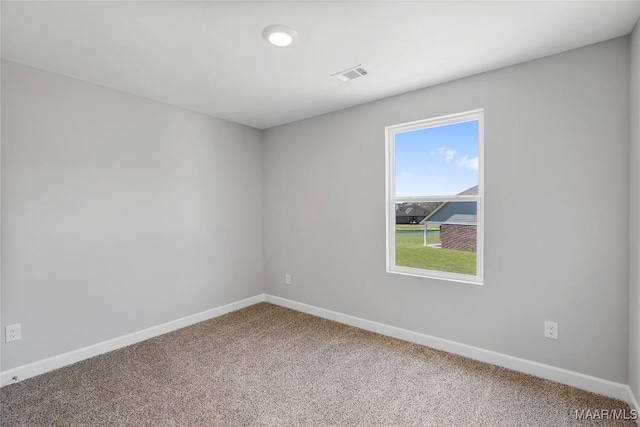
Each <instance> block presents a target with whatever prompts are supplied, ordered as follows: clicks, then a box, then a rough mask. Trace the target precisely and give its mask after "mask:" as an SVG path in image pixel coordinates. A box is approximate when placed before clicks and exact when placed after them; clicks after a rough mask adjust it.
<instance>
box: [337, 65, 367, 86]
mask: <svg viewBox="0 0 640 427" xmlns="http://www.w3.org/2000/svg"><path fill="white" fill-rule="evenodd" d="M366 75H367V70H365V69H364V68H362V65H361V64H358V65H356V66H355V67H351V68H348V69H346V70H344V71H340V72H339V73H335V74H331V77H335V78H336V79H338V80H341V81H343V82H348V81H349V80H353V79H357V78H359V77H362V76H366Z"/></svg>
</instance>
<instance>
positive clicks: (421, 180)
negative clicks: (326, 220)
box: [395, 120, 478, 197]
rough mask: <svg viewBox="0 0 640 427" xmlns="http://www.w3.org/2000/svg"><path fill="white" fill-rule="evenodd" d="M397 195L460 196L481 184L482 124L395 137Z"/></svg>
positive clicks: (405, 133)
mask: <svg viewBox="0 0 640 427" xmlns="http://www.w3.org/2000/svg"><path fill="white" fill-rule="evenodd" d="M395 159H396V168H395V170H396V189H395V190H396V196H397V197H410V196H445V195H456V194H460V193H462V192H463V191H465V190H467V189H469V188H471V187H474V186H477V185H478V121H477V120H473V121H469V122H462V123H455V124H450V125H444V126H438V127H431V128H426V129H418V130H414V131H408V132H400V133H396V135H395Z"/></svg>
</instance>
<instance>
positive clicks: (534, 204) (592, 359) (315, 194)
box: [263, 37, 629, 383]
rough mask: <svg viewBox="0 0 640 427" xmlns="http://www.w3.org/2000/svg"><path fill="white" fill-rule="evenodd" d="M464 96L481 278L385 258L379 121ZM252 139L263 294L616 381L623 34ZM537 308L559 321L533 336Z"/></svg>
mask: <svg viewBox="0 0 640 427" xmlns="http://www.w3.org/2000/svg"><path fill="white" fill-rule="evenodd" d="M359 83H360V82H359V81H354V82H351V83H348V84H356V85H357V84H359ZM476 108H485V141H486V146H485V158H486V160H485V166H486V170H485V180H486V185H485V194H486V199H485V200H486V206H485V216H486V223H485V225H486V228H485V240H486V242H485V278H486V279H485V284H484V286H474V285H469V284H458V283H452V282H446V281H438V280H430V279H425V278H416V277H409V276H401V275H393V274H389V273H386V272H385V207H384V206H385V196H384V182H385V181H384V180H385V178H384V127H385V126H387V125H394V124H398V123H404V122H409V121H413V120H419V119H425V118H429V117H434V116H440V115H444V114H450V113H457V112H462V111H468V110H473V109H476ZM263 141H264V144H265V146H264V159H265V160H264V168H265V172H264V173H265V186H264V188H265V266H266V267H265V270H266V272H265V280H266V282H265V286H266V291H267V292H268V293H270V294H274V295H277V296H281V297H285V298H290V299H293V300H295V301H299V302H303V303H308V304H312V305H315V306H319V307H324V308H327V309H331V310H335V311H338V312H342V313H346V314H350V315H353V316H358V317H362V318H365V319H370V320H374V321H378V322H383V323H386V324H390V325H394V326H397V327H401V328H407V329H410V330H414V331H418V332H422V333H426V334H430V335H434V336H437V337H441V338H446V339H449V340H454V341H458V342H461V343H466V344H470V345H474V346H478V347H482V348H485V349H490V350H494V351H498V352H502V353H506V354H510V355H513V356H518V357H523V358H525V359H529V360H534V361H538V362H542V363H547V364H550V365H554V366H558V367H561V368H566V369H571V370H574V371H578V372H583V373H585V374H590V375H594V376H597V377H600V378H605V379H609V380H612V381H617V382H622V383H626V382H627V378H628V377H627V357H628V345H627V343H628V303H627V297H628V284H629V257H628V244H629V238H628V224H629V202H628V198H629V160H628V155H629V39H628V38H626V37H625V38H620V39H616V40H612V41H608V42H604V43H600V44H597V45H593V46H589V47H586V48H582V49H578V50H574V51H570V52H566V53H563V54H560V55H555V56H552V57H548V58H544V59H540V60H537V61H533V62H529V63H525V64H522V65H518V66H514V67H510V68H506V69H502V70H498V71H493V72H489V73H485V74H481V75H478V76H474V77H471V78H466V79H462V80H458V81H455V82H452V83H448V84H443V85H440V86H436V87H432V88H427V89H423V90H419V91H416V92H412V93H408V94H404V95H401V96H397V97H393V98H388V99H385V100H382V101H378V102H373V103H370V104H366V105H362V106H358V107H354V108H350V109H346V110H342V111H339V112H335V113H331V114H327V115H323V116H319V117H315V118H311V119H308V120H303V121H300V122H296V123H292V124H288V125H283V126H279V127H276V128H272V129H269V130H267V131H265V133H264V137H263ZM516 230H517V231H516ZM285 273H290V274H291V275H292V281H293V284H292V285H290V286H287V285H285V284H284V275H285ZM545 319H547V320H555V321H558V322H559V335H560V339H559V340H558V341H553V340H549V339H545V338H544V337H543V323H544V320H545Z"/></svg>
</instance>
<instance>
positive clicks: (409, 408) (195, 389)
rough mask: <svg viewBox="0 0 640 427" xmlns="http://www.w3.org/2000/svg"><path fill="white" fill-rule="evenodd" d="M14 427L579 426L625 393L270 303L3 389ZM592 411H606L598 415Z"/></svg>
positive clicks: (5, 413) (7, 422)
mask: <svg viewBox="0 0 640 427" xmlns="http://www.w3.org/2000/svg"><path fill="white" fill-rule="evenodd" d="M0 399H1V400H0V402H1V404H2V414H1V416H2V418H1V421H2V423H1V424H2V426H30V427H35V426H154V427H155V426H573V425H630V426H633V425H635V424H634V423H633V422H632V421H626V422H625V421H602V420H600V421H590V422H585V421H578V420H576V419H575V411H576V410H583V409H591V410H592V411H595V410H603V409H608V410H613V409H626V411H627V415H628V414H629V407H628V406H627V405H626V404H625V403H623V402H620V401H616V400H612V399H609V398H605V397H602V396H598V395H595V394H591V393H587V392H583V391H580V390H577V389H574V388H571V387H568V386H565V385H561V384H557V383H553V382H550V381H546V380H542V379H538V378H534V377H531V376H528V375H524V374H519V373H516V372H513V371H509V370H506V369H502V368H498V367H495V366H491V365H487V364H483V363H479V362H475V361H472V360H469V359H465V358H463V357H459V356H455V355H452V354H448V353H444V352H441V351H436V350H432V349H430V348H426V347H422V346H419V345H415V344H411V343H407V342H403V341H399V340H396V339H392V338H387V337H384V336H381V335H377V334H374V333H370V332H366V331H363V330H360V329H356V328H352V327H348V326H344V325H341V324H338V323H335V322H331V321H328V320H324V319H320V318H317V317H314V316H310V315H307V314H303V313H299V312H296V311H292V310H288V309H285V308H281V307H277V306H274V305H271V304H267V303H260V304H257V305H254V306H252V307H249V308H246V309H243V310H240V311H236V312H234V313H230V314H227V315H225V316H222V317H219V318H216V319H213V320H209V321H206V322H203V323H199V324H197V325H194V326H191V327H188V328H185V329H182V330H179V331H176V332H172V333H170V334H166V335H163V336H161V337H157V338H154V339H151V340H148V341H145V342H142V343H139V344H136V345H133V346H130V347H126V348H123V349H120V350H117V351H114V352H111V353H108V354H105V355H102V356H98V357H94V358H92V359H89V360H86V361H83V362H79V363H76V364H75V365H72V366H68V367H66V368H62V369H59V370H57V371H54V372H50V373H47V374H44V375H41V376H39V377H36V378H32V379H29V380H25V381H23V382H20V383H17V384H13V385H10V386H7V387H3V388H2V389H0ZM592 414H596V413H595V412H592Z"/></svg>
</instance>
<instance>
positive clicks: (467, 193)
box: [458, 185, 478, 196]
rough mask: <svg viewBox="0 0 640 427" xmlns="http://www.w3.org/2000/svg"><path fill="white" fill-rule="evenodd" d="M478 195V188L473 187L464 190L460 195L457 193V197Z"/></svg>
mask: <svg viewBox="0 0 640 427" xmlns="http://www.w3.org/2000/svg"><path fill="white" fill-rule="evenodd" d="M477 195H478V186H477V185H474V186H473V187H471V188H468V189H466V190H464V191H463V192H462V193H458V196H477Z"/></svg>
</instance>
